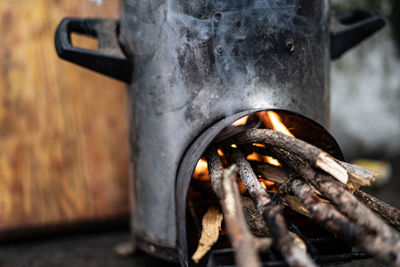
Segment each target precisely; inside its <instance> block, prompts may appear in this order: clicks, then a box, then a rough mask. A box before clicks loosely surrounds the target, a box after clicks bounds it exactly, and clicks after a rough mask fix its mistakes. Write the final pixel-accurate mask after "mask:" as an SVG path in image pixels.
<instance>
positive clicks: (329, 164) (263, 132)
mask: <svg viewBox="0 0 400 267" xmlns="http://www.w3.org/2000/svg"><path fill="white" fill-rule="evenodd" d="M224 143H226V144H248V143H264V144H267V145H272V146H274V147H277V148H281V149H284V150H286V151H288V152H290V153H293V154H295V155H298V156H299V157H301V158H303V159H305V160H307V162H308V163H310V164H311V165H312V166H315V167H318V168H320V169H322V170H324V171H326V172H327V173H329V174H331V175H332V176H333V177H335V179H337V180H338V181H340V182H341V183H344V184H346V183H347V180H348V174H347V171H346V169H345V168H344V167H343V166H342V165H340V164H339V163H338V162H337V161H336V159H334V158H333V157H332V156H330V155H329V154H328V153H326V152H324V151H322V150H321V149H319V148H317V147H315V146H313V145H311V144H309V143H307V142H304V141H302V140H300V139H297V138H293V137H291V136H288V135H285V134H283V133H279V132H276V131H274V130H270V129H249V130H246V131H243V132H241V133H239V134H237V135H235V136H233V137H231V138H228V139H226V140H225V141H224Z"/></svg>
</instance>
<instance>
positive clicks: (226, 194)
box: [207, 150, 272, 267]
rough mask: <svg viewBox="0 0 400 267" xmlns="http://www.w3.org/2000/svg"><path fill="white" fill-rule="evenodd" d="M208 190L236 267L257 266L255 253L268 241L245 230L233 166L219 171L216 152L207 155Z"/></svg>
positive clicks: (267, 244)
mask: <svg viewBox="0 0 400 267" xmlns="http://www.w3.org/2000/svg"><path fill="white" fill-rule="evenodd" d="M207 161H208V166H209V172H210V178H211V183H212V187H213V189H214V191H215V193H216V194H217V196H218V198H219V199H220V203H221V207H222V211H223V214H224V220H225V224H226V226H227V230H228V233H229V236H230V239H231V243H232V247H233V249H234V250H235V261H236V263H237V265H238V266H241V267H245V266H252V267H253V266H261V263H260V259H259V255H258V250H264V249H266V248H268V247H269V246H270V245H271V243H272V241H271V239H269V238H263V239H258V238H255V237H254V236H253V235H252V234H251V233H250V231H249V229H248V227H247V224H246V220H245V218H244V215H243V210H242V207H241V205H240V194H239V190H238V187H237V183H236V174H237V167H236V166H235V165H232V166H231V167H230V168H228V169H227V170H225V171H223V169H222V163H221V160H220V159H219V155H218V153H217V151H216V150H210V151H209V152H208V154H207Z"/></svg>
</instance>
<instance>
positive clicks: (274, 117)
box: [259, 110, 294, 137]
mask: <svg viewBox="0 0 400 267" xmlns="http://www.w3.org/2000/svg"><path fill="white" fill-rule="evenodd" d="M259 117H260V119H261V121H262V122H263V123H264V125H265V126H267V127H268V128H271V129H273V130H275V131H277V132H280V133H283V134H286V135H289V136H291V137H294V135H293V134H292V133H291V132H290V131H289V129H288V128H287V127H286V126H285V124H283V123H282V120H281V117H280V116H279V115H278V114H277V113H276V112H274V111H271V110H269V111H262V112H260V113H259Z"/></svg>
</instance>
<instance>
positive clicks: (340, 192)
mask: <svg viewBox="0 0 400 267" xmlns="http://www.w3.org/2000/svg"><path fill="white" fill-rule="evenodd" d="M275 157H277V158H278V159H280V160H281V162H284V164H285V165H286V166H288V167H289V168H290V169H291V171H293V172H295V173H297V174H298V175H299V176H301V177H303V178H304V179H305V180H306V181H307V182H308V183H310V184H312V185H313V186H314V187H315V188H316V189H317V190H319V191H320V192H321V193H322V194H323V195H324V196H325V197H326V198H327V199H329V200H330V201H331V202H332V203H333V204H335V205H336V207H337V208H338V210H339V211H340V212H342V213H343V214H344V215H346V216H347V218H349V219H350V220H351V221H353V222H354V223H356V224H357V225H358V226H359V227H362V228H363V229H364V231H366V232H369V233H371V234H373V235H374V236H373V238H371V242H373V243H374V244H373V246H374V247H376V248H377V249H378V248H379V254H375V256H377V257H378V258H380V259H381V260H383V261H385V262H387V263H391V264H394V265H396V266H399V265H400V236H399V233H398V232H397V231H395V230H394V229H392V228H391V227H390V226H388V225H387V224H386V223H384V222H383V221H382V220H381V219H380V218H379V217H377V216H376V215H375V214H374V213H373V212H372V211H371V210H369V209H368V208H367V207H366V206H365V205H364V204H362V203H361V202H360V201H358V200H357V199H356V198H355V197H354V196H353V195H352V194H351V193H350V192H349V191H347V190H346V189H345V188H344V187H343V186H342V185H340V184H339V183H337V182H336V181H335V180H334V179H332V177H330V176H328V175H325V174H322V173H320V172H316V171H315V170H314V169H312V167H311V166H310V165H309V164H308V163H307V162H305V161H303V160H302V159H300V158H299V157H297V156H295V155H292V154H290V153H288V152H286V151H284V150H282V149H275Z"/></svg>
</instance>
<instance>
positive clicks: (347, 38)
mask: <svg viewBox="0 0 400 267" xmlns="http://www.w3.org/2000/svg"><path fill="white" fill-rule="evenodd" d="M336 19H337V20H338V21H339V22H340V23H341V24H343V25H348V26H347V27H346V28H344V29H342V30H340V31H338V32H336V33H332V34H331V59H337V58H339V57H340V56H341V55H342V54H343V53H345V52H346V51H347V50H349V49H350V48H352V47H354V46H356V45H357V44H358V43H360V42H361V41H363V40H364V39H366V38H368V37H369V36H371V35H372V34H374V33H375V32H377V31H378V30H380V29H381V28H382V27H383V26H385V24H386V23H385V20H384V19H383V18H382V16H380V15H378V14H376V13H374V12H371V11H365V10H352V11H349V12H346V13H343V14H339V15H337V16H336Z"/></svg>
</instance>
